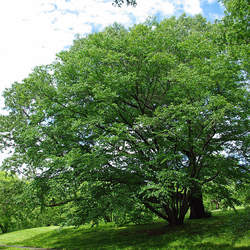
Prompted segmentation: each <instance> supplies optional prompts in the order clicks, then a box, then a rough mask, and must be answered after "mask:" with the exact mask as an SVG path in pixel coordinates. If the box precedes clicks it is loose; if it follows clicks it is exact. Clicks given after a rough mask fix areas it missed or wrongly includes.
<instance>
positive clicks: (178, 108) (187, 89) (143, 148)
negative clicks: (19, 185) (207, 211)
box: [1, 16, 248, 225]
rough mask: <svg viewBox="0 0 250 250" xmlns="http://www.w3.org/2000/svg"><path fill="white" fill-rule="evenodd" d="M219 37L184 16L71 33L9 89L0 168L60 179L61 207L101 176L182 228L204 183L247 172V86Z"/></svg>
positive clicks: (116, 189)
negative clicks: (53, 57)
mask: <svg viewBox="0 0 250 250" xmlns="http://www.w3.org/2000/svg"><path fill="white" fill-rule="evenodd" d="M220 37H221V33H220V28H219V25H217V24H210V23H207V22H206V20H205V19H204V18H202V17H201V16H196V17H194V18H191V17H186V16H181V17H180V18H178V19H175V18H170V19H165V20H164V21H162V22H161V23H159V24H158V23H156V22H152V23H150V22H147V23H146V24H140V25H136V26H134V27H133V28H131V29H130V30H129V31H127V30H126V29H125V28H123V27H122V26H119V25H114V26H113V27H109V28H107V29H106V30H105V31H104V32H100V33H96V34H91V35H89V36H88V37H86V38H82V39H78V40H76V41H75V42H74V45H73V46H72V47H71V49H70V50H69V51H63V52H61V53H59V54H58V59H57V61H56V62H55V63H54V64H51V65H47V66H42V67H37V68H36V69H35V70H34V71H33V73H32V74H30V75H29V77H27V78H26V79H24V80H23V82H22V83H15V84H14V85H13V86H12V88H11V89H9V90H6V91H5V103H6V107H7V108H8V110H9V115H7V116H2V117H1V119H2V122H1V124H2V129H1V131H2V134H1V136H2V140H3V143H5V146H6V147H12V148H14V154H13V156H12V157H10V158H9V159H8V160H6V161H5V163H4V166H5V167H6V168H8V169H12V170H15V169H17V170H18V169H19V170H20V169H22V171H23V172H24V173H26V174H29V175H30V176H31V177H32V178H34V177H35V176H37V177H36V178H35V179H34V180H35V181H36V182H38V181H39V182H41V180H43V181H42V182H41V183H42V185H44V184H46V182H47V181H48V180H51V181H53V180H54V181H55V183H56V182H57V180H60V181H59V182H58V183H64V184H65V185H66V186H65V188H64V190H65V192H63V194H65V196H63V195H61V197H60V198H62V199H63V200H64V201H62V202H60V201H59V200H58V201H56V203H58V204H60V203H65V202H68V201H72V200H75V201H78V200H80V199H81V198H84V194H83V193H82V192H81V191H80V190H79V187H80V186H81V185H82V184H83V183H88V184H89V185H90V187H92V188H94V186H95V185H96V183H105V184H106V185H108V186H110V187H112V191H113V192H114V193H115V194H119V191H120V190H121V191H122V190H124V192H125V194H126V195H127V196H131V197H134V198H135V199H136V200H137V201H139V202H140V203H141V204H142V206H144V207H145V208H147V209H149V210H150V211H151V212H153V213H154V214H156V215H157V216H159V217H161V218H163V219H165V220H166V221H168V223H169V224H170V225H180V224H183V221H184V217H185V214H186V212H187V211H188V209H189V207H190V205H191V203H192V200H193V199H194V198H195V197H197V196H199V195H200V194H201V190H202V187H203V186H205V185H209V184H210V183H217V182H216V179H217V178H219V179H220V180H223V181H222V182H221V184H218V185H220V186H223V187H224V188H227V186H228V182H230V181H231V179H233V178H234V177H235V178H236V176H237V178H240V176H241V175H243V174H245V173H243V171H242V166H241V165H240V160H239V159H243V158H244V157H245V156H246V155H245V154H244V149H245V148H246V140H245V138H246V137H247V132H246V131H247V129H246V128H247V122H248V120H247V114H248V105H247V100H248V92H247V90H246V88H245V86H246V84H247V82H246V81H245V78H244V76H243V75H242V73H241V69H240V66H239V64H238V63H237V61H235V60H233V59H234V58H233V57H232V56H231V54H230V53H227V50H225V46H222V45H221V43H220V42H218V41H219V38H220ZM236 155H238V156H240V157H238V158H237V157H236ZM38 177H39V178H38ZM64 184H63V185H64ZM218 185H217V186H218ZM122 186H124V187H125V188H124V189H123V188H122V189H121V187H122ZM57 188H58V190H61V185H59V187H57V185H56V184H55V185H53V188H52V189H55V190H56V189H57ZM44 190H49V188H45V189H44ZM100 195H103V196H104V195H105V194H104V192H103V193H102V192H101V194H100ZM120 195H121V194H120ZM198 198H199V197H198ZM229 198H230V197H229ZM100 200H101V198H100ZM45 201H46V200H45ZM199 201H201V199H199Z"/></svg>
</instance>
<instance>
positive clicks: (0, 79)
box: [0, 0, 224, 163]
mask: <svg viewBox="0 0 250 250" xmlns="http://www.w3.org/2000/svg"><path fill="white" fill-rule="evenodd" d="M112 2H113V1H112V0H2V1H1V2H0V32H1V33H0V34H1V39H0V69H1V73H0V113H2V114H4V111H3V109H2V108H3V106H4V99H3V97H2V93H3V91H4V89H5V88H9V87H11V84H12V83H14V82H15V81H18V82H20V81H22V79H24V78H25V77H27V76H28V74H29V73H31V72H32V69H33V68H34V67H35V66H38V65H43V64H49V63H52V62H53V61H54V60H55V56H56V53H58V52H60V51H62V50H65V49H68V48H69V47H70V46H71V45H72V44H73V40H74V39H75V38H76V35H77V34H78V35H80V36H85V35H87V34H90V33H92V32H98V31H101V30H102V29H104V28H105V27H106V26H108V25H111V24H113V23H114V22H118V23H121V24H123V25H124V26H126V27H130V26H132V25H133V24H136V23H141V22H144V21H145V20H146V19H147V18H148V17H149V16H157V18H158V20H161V19H163V18H166V17H170V16H179V15H181V14H183V13H184V12H185V13H186V14H187V15H190V16H193V15H196V14H202V15H203V16H205V17H206V18H207V19H208V20H209V21H211V22H213V21H214V20H215V19H220V18H222V17H223V15H224V13H223V12H224V10H223V7H222V6H221V5H220V4H219V3H218V1H217V0H137V7H136V8H133V7H131V6H130V7H127V6H126V5H124V6H123V7H122V8H118V7H114V6H112ZM4 157H5V155H4V154H0V163H1V160H2V159H3V158H4Z"/></svg>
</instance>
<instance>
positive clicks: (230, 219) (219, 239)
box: [0, 208, 250, 250]
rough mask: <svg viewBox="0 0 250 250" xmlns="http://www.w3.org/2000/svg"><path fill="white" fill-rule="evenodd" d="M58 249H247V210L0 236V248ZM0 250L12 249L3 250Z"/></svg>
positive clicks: (249, 232) (249, 228)
mask: <svg viewBox="0 0 250 250" xmlns="http://www.w3.org/2000/svg"><path fill="white" fill-rule="evenodd" d="M1 244H2V245H3V244H6V245H18V246H31V247H44V248H60V249H77V250H78V249H154V250H156V249H191V250H193V249H202V250H204V249H250V209H249V208H248V209H239V210H237V213H235V212H234V211H232V210H230V211H219V212H215V213H213V217H211V218H208V219H201V220H186V221H185V225H183V226H177V227H172V228H171V227H168V226H166V224H165V223H163V222H156V223H153V224H147V225H130V226H124V227H115V226H114V225H112V224H103V225H100V226H99V227H97V228H90V226H89V225H86V226H82V227H80V228H77V229H75V228H73V227H67V228H60V227H41V228H33V229H27V230H22V231H17V232H12V233H8V234H2V235H0V245H1ZM0 249H15V248H4V247H2V248H1V247H0Z"/></svg>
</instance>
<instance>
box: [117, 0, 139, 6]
mask: <svg viewBox="0 0 250 250" xmlns="http://www.w3.org/2000/svg"><path fill="white" fill-rule="evenodd" d="M125 2H126V4H127V6H129V5H131V6H133V7H135V6H136V4H137V3H136V0H125V1H124V0H113V4H114V5H115V6H118V7H121V6H122V5H123V4H124V3H125Z"/></svg>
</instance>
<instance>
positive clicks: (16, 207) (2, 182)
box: [0, 172, 25, 233]
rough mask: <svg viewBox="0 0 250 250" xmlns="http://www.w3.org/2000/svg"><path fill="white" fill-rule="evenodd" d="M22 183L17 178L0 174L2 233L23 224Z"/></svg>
mask: <svg viewBox="0 0 250 250" xmlns="http://www.w3.org/2000/svg"><path fill="white" fill-rule="evenodd" d="M23 186H24V183H23V182H22V181H21V180H19V179H18V178H17V177H8V176H7V173H5V172H0V229H1V231H2V233H7V232H8V231H9V230H13V229H15V228H18V227H20V225H21V224H22V223H23V222H22V219H23V211H24V209H25V208H24V206H23V205H22V204H23V203H22V200H21V194H22V191H23Z"/></svg>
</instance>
